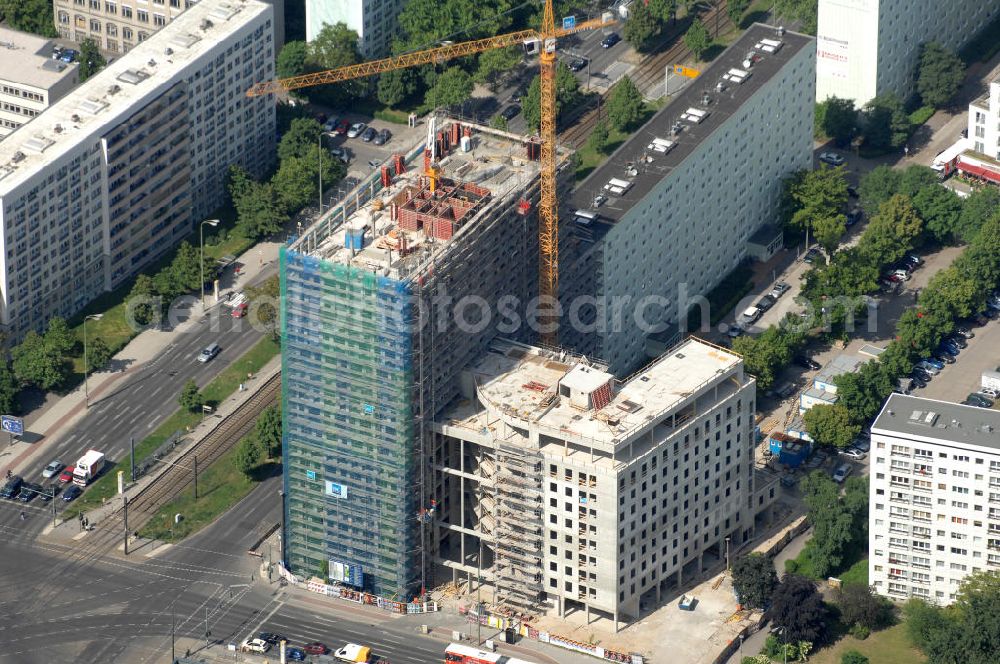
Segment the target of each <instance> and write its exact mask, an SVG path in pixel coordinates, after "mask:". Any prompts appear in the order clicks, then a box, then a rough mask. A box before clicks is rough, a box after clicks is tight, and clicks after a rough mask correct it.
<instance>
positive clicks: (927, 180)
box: [896, 164, 941, 198]
mask: <svg viewBox="0 0 1000 664" xmlns="http://www.w3.org/2000/svg"><path fill="white" fill-rule="evenodd" d="M927 187H938V188H940V187H941V182H940V181H939V180H938V176H937V173H936V172H935V171H934V169H932V168H929V167H927V166H921V165H920V164H912V165H910V166H907V167H906V168H904V169H903V170H902V171H900V174H899V190H898V191H897V192H896V193H897V194H902V195H903V196H906V197H907V198H913V197H914V196H916V195H917V193H918V192H920V190H921V189H926V188H927Z"/></svg>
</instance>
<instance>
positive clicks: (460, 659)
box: [444, 643, 534, 664]
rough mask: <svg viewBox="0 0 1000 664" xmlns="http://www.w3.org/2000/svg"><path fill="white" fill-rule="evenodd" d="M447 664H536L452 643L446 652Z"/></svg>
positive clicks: (445, 659)
mask: <svg viewBox="0 0 1000 664" xmlns="http://www.w3.org/2000/svg"><path fill="white" fill-rule="evenodd" d="M444 661H445V664H534V662H529V661H527V660H524V659H516V658H514V657H508V656H507V655H498V654H497V653H495V652H486V651H485V650H480V649H479V648H473V647H472V646H463V645H461V644H459V643H451V644H449V645H448V647H447V648H446V649H445V651H444Z"/></svg>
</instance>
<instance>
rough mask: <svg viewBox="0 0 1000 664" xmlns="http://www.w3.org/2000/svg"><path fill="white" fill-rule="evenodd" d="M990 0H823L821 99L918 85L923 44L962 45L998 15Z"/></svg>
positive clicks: (904, 91)
mask: <svg viewBox="0 0 1000 664" xmlns="http://www.w3.org/2000/svg"><path fill="white" fill-rule="evenodd" d="M998 10H1000V3H997V2H992V1H990V0H948V1H947V2H941V1H940V0H819V13H818V16H817V27H816V101H817V102H821V101H824V100H825V99H826V98H827V97H840V98H841V99H851V100H853V101H854V103H855V105H856V106H858V107H859V108H860V107H861V106H864V105H865V104H866V103H867V102H868V101H869V100H870V99H872V97H875V96H877V95H880V94H884V93H887V92H895V93H896V94H897V95H899V97H900V99H904V100H905V99H906V98H907V97H908V96H909V95H910V94H911V93H912V92H914V91H915V89H916V87H915V80H916V79H915V76H916V71H917V64H918V61H919V58H920V45H921V44H923V43H924V42H929V41H936V42H938V43H939V44H941V45H942V46H944V47H946V48H949V49H951V50H953V51H957V50H958V49H959V48H961V47H962V45H963V44H965V43H966V42H967V41H969V39H971V38H972V37H974V36H975V35H976V34H977V33H978V32H979V31H980V30H982V29H983V28H985V27H986V25H987V24H989V23H990V22H991V21H992V20H994V19H995V18H996V17H997V11H998Z"/></svg>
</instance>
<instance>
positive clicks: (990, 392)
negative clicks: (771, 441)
mask: <svg viewBox="0 0 1000 664" xmlns="http://www.w3.org/2000/svg"><path fill="white" fill-rule="evenodd" d="M979 393H980V394H982V395H983V396H984V397H989V398H990V399H996V398H997V397H1000V390H994V389H993V388H992V387H984V388H982V389H981V390H979ZM56 463H58V461H57V462H56Z"/></svg>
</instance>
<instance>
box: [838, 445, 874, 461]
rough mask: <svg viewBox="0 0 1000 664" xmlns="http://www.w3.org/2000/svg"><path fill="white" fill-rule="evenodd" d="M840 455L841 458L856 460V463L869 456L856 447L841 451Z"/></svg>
mask: <svg viewBox="0 0 1000 664" xmlns="http://www.w3.org/2000/svg"><path fill="white" fill-rule="evenodd" d="M839 454H840V455H841V456H845V457H847V458H848V459H854V460H855V461H861V460H862V459H864V458H865V457H866V456H868V455H867V454H865V453H864V452H862V451H861V450H859V449H857V448H856V447H848V448H847V449H844V450H840V452H839Z"/></svg>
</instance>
